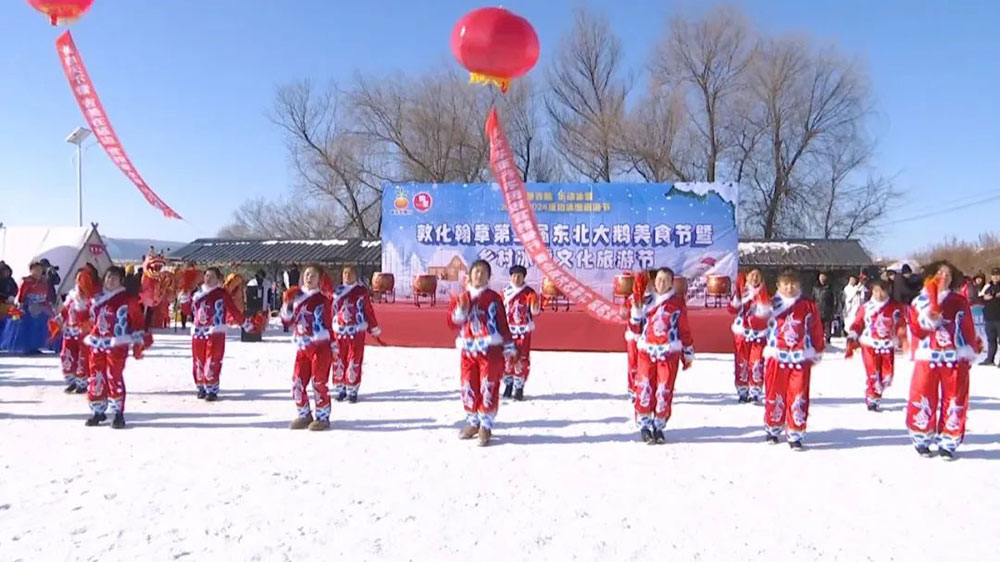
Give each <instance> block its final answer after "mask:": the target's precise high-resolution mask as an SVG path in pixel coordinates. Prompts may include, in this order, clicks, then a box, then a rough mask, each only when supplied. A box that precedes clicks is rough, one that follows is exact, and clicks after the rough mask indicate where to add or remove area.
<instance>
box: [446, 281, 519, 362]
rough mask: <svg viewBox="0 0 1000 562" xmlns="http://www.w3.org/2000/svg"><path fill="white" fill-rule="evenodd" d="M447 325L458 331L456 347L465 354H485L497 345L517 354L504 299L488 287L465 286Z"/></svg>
mask: <svg viewBox="0 0 1000 562" xmlns="http://www.w3.org/2000/svg"><path fill="white" fill-rule="evenodd" d="M448 325H449V326H451V327H452V328H458V330H459V332H458V338H456V339H455V346H456V347H458V349H460V350H462V352H463V353H468V354H471V355H478V354H485V353H486V352H488V351H489V348H491V347H496V346H503V347H504V351H505V353H508V354H510V353H512V352H513V353H516V351H514V340H513V338H512V336H511V333H510V327H509V326H508V325H507V311H506V310H505V309H504V306H503V300H502V299H501V298H500V295H498V294H497V293H496V292H495V291H492V290H490V289H489V288H486V287H484V288H482V289H476V288H473V287H466V288H465V290H464V291H462V294H461V295H459V297H458V299H456V300H455V302H453V303H452V305H451V307H450V310H449V311H448Z"/></svg>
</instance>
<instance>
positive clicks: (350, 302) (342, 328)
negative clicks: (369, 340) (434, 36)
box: [332, 265, 382, 404]
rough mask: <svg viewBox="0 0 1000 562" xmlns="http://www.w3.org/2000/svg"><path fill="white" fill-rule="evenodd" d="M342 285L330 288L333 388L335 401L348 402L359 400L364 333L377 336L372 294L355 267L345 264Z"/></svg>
mask: <svg viewBox="0 0 1000 562" xmlns="http://www.w3.org/2000/svg"><path fill="white" fill-rule="evenodd" d="M342 278H343V281H344V283H343V285H341V286H339V287H337V288H336V289H335V290H334V291H333V300H332V302H333V334H334V336H335V337H336V338H337V341H335V342H334V348H333V388H334V391H335V392H336V393H337V402H342V401H343V400H344V398H347V401H348V402H350V403H351V404H354V403H355V402H357V401H358V389H359V388H360V387H361V376H362V374H363V371H364V361H365V333H370V334H371V335H372V336H373V337H376V338H377V337H379V335H381V333H382V329H381V328H379V327H378V319H376V318H375V309H374V308H372V294H371V291H369V290H368V287H365V286H364V285H362V284H361V283H358V272H357V270H356V269H355V268H354V266H351V265H348V266H345V267H344V270H343V273H342Z"/></svg>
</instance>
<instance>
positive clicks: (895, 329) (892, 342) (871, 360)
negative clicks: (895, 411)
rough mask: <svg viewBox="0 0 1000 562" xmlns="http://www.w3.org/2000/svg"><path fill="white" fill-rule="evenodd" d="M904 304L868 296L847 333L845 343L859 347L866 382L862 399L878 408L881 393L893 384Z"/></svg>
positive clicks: (902, 323) (902, 325)
mask: <svg viewBox="0 0 1000 562" xmlns="http://www.w3.org/2000/svg"><path fill="white" fill-rule="evenodd" d="M904 322H905V321H904V318H903V305H901V304H899V303H896V302H892V301H890V300H885V301H882V302H879V301H876V300H869V301H868V302H866V303H864V304H863V305H861V306H860V307H858V311H857V313H856V314H855V316H854V319H853V321H852V322H851V325H850V328H849V330H848V333H847V339H848V342H849V343H848V346H849V347H851V346H853V345H854V343H855V342H856V343H857V345H859V346H860V347H861V359H862V360H863V361H864V365H865V374H866V375H867V376H866V380H867V384H866V388H865V403H866V404H868V405H869V406H871V407H874V408H877V407H878V405H879V403H880V402H881V400H882V393H883V392H885V389H887V388H889V385H891V384H892V377H893V374H894V371H895V363H896V348H898V347H899V339H898V334H899V331H900V329H901V328H903V327H904V326H905V323H904Z"/></svg>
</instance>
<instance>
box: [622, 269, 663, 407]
mask: <svg viewBox="0 0 1000 562" xmlns="http://www.w3.org/2000/svg"><path fill="white" fill-rule="evenodd" d="M638 275H647V276H648V277H646V278H647V279H649V278H652V277H654V276H655V275H656V272H655V271H653V272H642V273H639V274H637V276H636V277H635V278H634V279H638ZM632 287H633V289H634V288H635V282H634V281H633V284H632ZM651 289H652V287H649V285H648V284H647V285H646V288H645V292H644V293H643V295H642V298H641V300H640V301H638V304H637V301H636V296H635V294H634V291H633V294H631V295H629V296H627V297H625V301H624V302H623V303H622V308H621V317H622V319H624V320H626V321H627V320H629V318H631V315H632V309H633V308H635V307H643V306H646V305H647V304H649V302H650V300H651V299H652V298H653V297H652V295H651V294H650V290H651ZM643 326H645V320H644V319H640V320H639V323H638V324H633V323H632V322H627V323H626V325H625V357H626V359H627V360H628V373H627V375H628V400H629V402H633V403H634V402H635V394H636V392H635V373H636V371H638V370H639V335H640V334H642V328H643Z"/></svg>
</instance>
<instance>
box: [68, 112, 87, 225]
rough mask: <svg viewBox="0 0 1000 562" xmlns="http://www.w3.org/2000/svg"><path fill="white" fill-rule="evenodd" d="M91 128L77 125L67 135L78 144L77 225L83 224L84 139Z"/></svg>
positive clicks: (69, 139) (71, 141) (70, 140)
mask: <svg viewBox="0 0 1000 562" xmlns="http://www.w3.org/2000/svg"><path fill="white" fill-rule="evenodd" d="M90 133H91V130H90V129H88V128H86V127H77V128H76V129H74V130H73V132H72V133H70V134H69V136H68V137H66V142H68V143H70V144H75V145H76V214H77V226H83V141H84V139H86V138H87V137H89V136H90Z"/></svg>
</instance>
